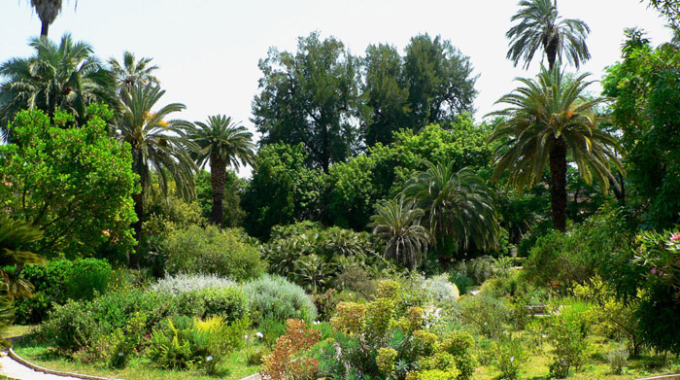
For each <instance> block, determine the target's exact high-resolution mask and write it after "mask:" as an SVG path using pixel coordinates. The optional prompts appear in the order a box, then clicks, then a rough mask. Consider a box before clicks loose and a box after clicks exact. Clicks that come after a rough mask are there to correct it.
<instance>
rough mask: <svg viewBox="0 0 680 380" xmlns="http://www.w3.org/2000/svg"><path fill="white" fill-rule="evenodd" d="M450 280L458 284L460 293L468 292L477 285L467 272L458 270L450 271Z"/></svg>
mask: <svg viewBox="0 0 680 380" xmlns="http://www.w3.org/2000/svg"><path fill="white" fill-rule="evenodd" d="M449 281H451V283H453V284H454V285H456V287H457V288H458V291H459V292H460V294H465V293H467V292H468V290H469V289H470V288H472V287H473V286H474V285H475V284H474V283H473V281H472V279H471V278H470V277H468V276H467V274H466V273H462V272H456V271H451V273H449Z"/></svg>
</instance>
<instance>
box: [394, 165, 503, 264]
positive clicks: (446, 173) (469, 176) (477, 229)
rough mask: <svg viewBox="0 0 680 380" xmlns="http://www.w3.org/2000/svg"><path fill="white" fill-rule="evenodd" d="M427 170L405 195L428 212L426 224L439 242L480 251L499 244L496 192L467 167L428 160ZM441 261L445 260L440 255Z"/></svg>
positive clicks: (409, 182) (408, 185) (410, 183)
mask: <svg viewBox="0 0 680 380" xmlns="http://www.w3.org/2000/svg"><path fill="white" fill-rule="evenodd" d="M425 166H426V168H427V170H425V171H423V172H418V173H416V174H415V175H414V176H413V177H412V178H411V179H410V180H409V181H408V182H407V183H406V186H405V187H404V194H406V195H407V196H410V197H412V198H413V199H415V200H416V205H417V206H419V207H420V208H422V209H423V210H425V224H426V225H427V227H428V228H429V229H430V231H431V232H432V234H433V235H434V236H435V238H436V240H435V241H438V242H439V243H442V244H446V239H445V238H448V239H451V241H452V242H453V243H454V244H455V245H456V246H457V247H462V248H465V249H466V248H469V247H470V246H471V243H473V244H474V245H475V246H476V247H477V248H480V249H484V250H486V249H492V248H495V247H496V245H497V237H498V218H497V215H496V208H495V205H494V193H493V192H492V191H491V190H490V189H489V188H488V187H487V186H486V185H485V184H484V182H483V181H482V179H481V178H479V177H478V176H477V175H475V174H474V173H472V172H471V171H470V170H468V169H467V168H463V169H461V170H459V171H457V172H456V171H455V170H454V169H453V162H449V163H448V164H447V165H442V164H441V163H440V164H437V165H435V164H433V163H431V162H429V161H425ZM440 260H442V261H443V260H444V257H443V256H442V255H440Z"/></svg>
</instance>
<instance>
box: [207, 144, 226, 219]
mask: <svg viewBox="0 0 680 380" xmlns="http://www.w3.org/2000/svg"><path fill="white" fill-rule="evenodd" d="M210 179H211V186H212V198H213V205H212V223H213V224H214V225H217V226H221V225H222V221H223V220H224V204H223V200H224V186H225V185H226V183H227V163H226V161H225V160H223V159H221V158H219V157H216V156H211V157H210Z"/></svg>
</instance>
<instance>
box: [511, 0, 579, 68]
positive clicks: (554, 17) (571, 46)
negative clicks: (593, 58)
mask: <svg viewBox="0 0 680 380" xmlns="http://www.w3.org/2000/svg"><path fill="white" fill-rule="evenodd" d="M519 7H520V9H519V11H518V12H517V14H515V15H514V16H512V21H513V22H514V21H519V23H517V24H516V25H515V26H513V27H512V28H510V30H509V31H508V32H507V33H506V37H507V38H508V39H510V49H509V50H508V55H507V58H508V59H510V60H512V61H513V63H514V64H515V66H517V63H518V62H519V61H520V60H521V59H523V60H524V62H525V63H524V68H529V64H530V63H531V60H532V59H533V58H534V54H536V52H537V51H538V50H539V49H542V50H543V53H544V54H545V55H546V58H547V59H548V67H550V68H551V69H552V68H553V67H554V66H555V62H556V61H557V58H560V60H561V58H562V56H563V55H566V56H567V59H568V60H569V62H571V63H572V64H574V65H575V66H576V68H578V67H579V66H580V64H581V62H585V61H587V60H588V59H590V52H589V51H588V46H587V45H586V37H587V36H588V33H590V28H589V27H588V25H586V23H584V22H583V21H581V20H578V19H566V20H565V19H562V17H560V16H559V14H558V12H557V0H554V3H553V2H552V0H521V1H520V2H519Z"/></svg>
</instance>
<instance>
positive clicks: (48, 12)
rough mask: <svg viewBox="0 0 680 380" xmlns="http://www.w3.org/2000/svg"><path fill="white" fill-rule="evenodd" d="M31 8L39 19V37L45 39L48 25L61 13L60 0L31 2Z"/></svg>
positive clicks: (32, 0)
mask: <svg viewBox="0 0 680 380" xmlns="http://www.w3.org/2000/svg"><path fill="white" fill-rule="evenodd" d="M31 6H32V7H33V9H35V13H37V14H38V17H39V18H40V23H41V27H40V36H41V37H47V33H48V32H49V28H50V25H52V23H53V22H54V20H56V19H57V16H58V15H59V13H60V12H61V6H62V0H31Z"/></svg>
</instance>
